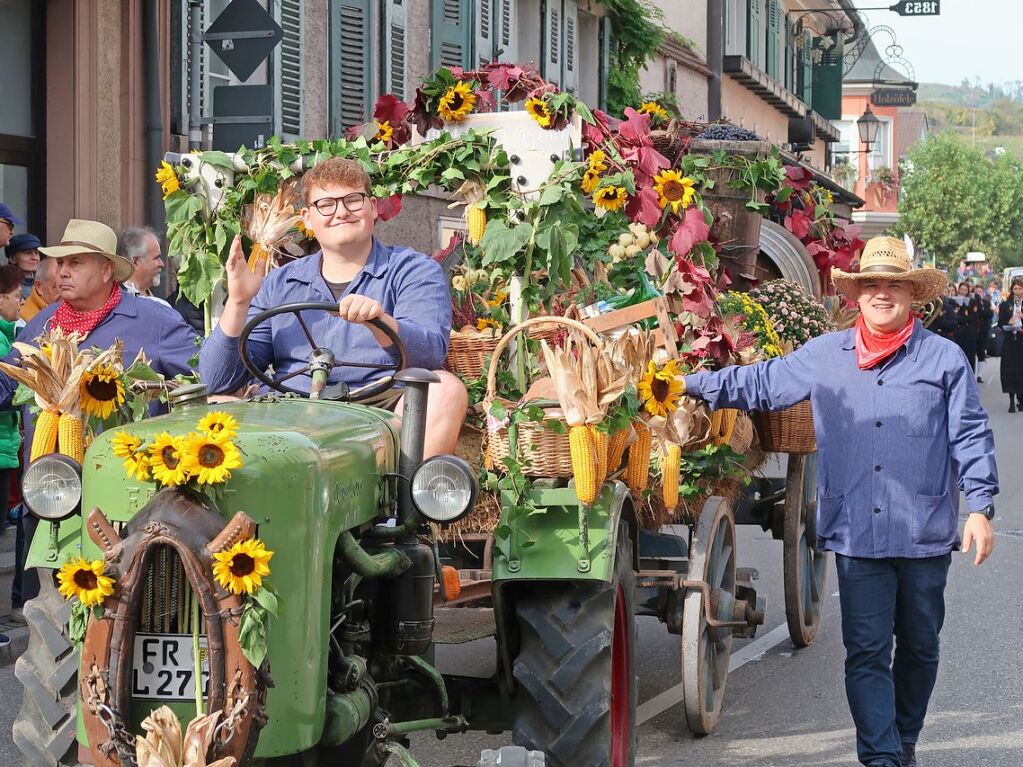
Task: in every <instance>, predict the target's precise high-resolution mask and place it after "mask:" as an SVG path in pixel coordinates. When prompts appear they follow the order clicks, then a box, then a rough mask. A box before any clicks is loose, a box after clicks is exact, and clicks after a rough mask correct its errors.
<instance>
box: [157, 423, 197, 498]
mask: <svg viewBox="0 0 1023 767" xmlns="http://www.w3.org/2000/svg"><path fill="white" fill-rule="evenodd" d="M186 456H187V452H186V442H185V438H184V437H172V436H171V435H170V434H168V433H167V432H163V433H162V434H158V435H157V436H156V439H154V440H153V444H152V445H150V446H149V468H150V469H151V470H152V472H153V479H155V480H158V481H159V482H160V483H162V484H163V485H164V486H168V487H169V486H171V485H181V484H183V483H185V482H187V481H188V478H189V475H188V463H187V461H186V460H185V458H186Z"/></svg>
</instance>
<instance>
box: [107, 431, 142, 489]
mask: <svg viewBox="0 0 1023 767" xmlns="http://www.w3.org/2000/svg"><path fill="white" fill-rule="evenodd" d="M113 442H114V455H116V456H117V457H118V458H123V459H124V470H125V471H126V472H128V476H129V477H134V478H135V480H136V481H137V482H144V481H146V480H147V479H149V455H148V454H147V453H146V451H145V450H143V449H142V440H141V439H140V438H139V437H136V436H135V435H134V434H128V432H126V431H119V432H117V434H115V435H114V440H113Z"/></svg>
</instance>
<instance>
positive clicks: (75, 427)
mask: <svg viewBox="0 0 1023 767" xmlns="http://www.w3.org/2000/svg"><path fill="white" fill-rule="evenodd" d="M58 424H59V425H58V435H59V436H58V438H57V447H58V448H59V449H60V453H61V455H66V456H67V457H68V458H72V459H74V460H75V461H78V463H81V462H82V459H83V458H84V457H85V446H84V442H83V439H82V419H81V418H79V417H78V416H74V415H71V414H70V413H61V415H60V420H59V421H58Z"/></svg>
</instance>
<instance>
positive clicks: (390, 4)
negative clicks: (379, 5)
mask: <svg viewBox="0 0 1023 767" xmlns="http://www.w3.org/2000/svg"><path fill="white" fill-rule="evenodd" d="M384 2H385V5H384V30H383V37H384V62H383V64H384V71H383V75H384V77H383V80H384V81H383V92H384V93H393V94H394V96H395V98H397V99H398V100H399V101H404V100H405V82H406V80H407V79H408V77H407V73H406V69H405V59H406V57H407V54H406V51H405V30H406V28H407V12H408V6H407V4H406V3H407V0H384Z"/></svg>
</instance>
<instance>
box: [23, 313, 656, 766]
mask: <svg viewBox="0 0 1023 767" xmlns="http://www.w3.org/2000/svg"><path fill="white" fill-rule="evenodd" d="M331 310H336V307H335V306H333V305H332V304H293V305H289V306H283V307H277V308H275V309H272V310H270V311H268V312H264V313H263V314H261V315H260V316H258V317H254V318H253V319H252V320H251V321H250V323H249V324H248V325H247V326H246V329H245V330H244V331H243V334H242V338H241V339H240V341H241V346H242V349H243V352H242V354H243V359H244V360H246V364H247V365H248V366H249V369H250V372H251V373H252V375H253V376H255V377H256V378H258V379H261V380H263V381H264V382H266V383H268V384H270V385H271V386H272V388H273V389H276V390H277V391H276V392H272V393H271V394H270V395H266V396H261V397H257V398H255V399H251V400H248V401H241V402H235V403H230V404H225V405H218V406H216V409H218V410H223V411H225V412H226V413H228V414H230V415H231V416H233V417H234V418H235V419H236V420H237V421H238V422H239V424H240V426H239V429H238V434H237V437H236V444H237V445H238V447H239V449H240V450H241V451H242V453H243V455H244V457H245V462H244V466H243V467H242V468H241V469H239V470H236V471H235V472H234V473H233V477H232V479H231V481H230V483H229V485H228V487H226V488H225V489H224V490H223V491H222V492H220V493H218V494H216V497H215V499H214V498H213V497H211V496H209V495H207V494H204V493H198V492H193V491H190V490H188V489H182V488H175V487H168V488H163V489H157V488H156V487H155V486H154V485H153V484H152V483H146V482H137V481H135V480H133V479H131V478H126V477H125V471H124V469H123V467H122V460H121V458H119V457H117V456H115V455H114V440H113V434H112V433H111V432H110V431H108V432H105V433H103V434H100V435H99V436H98V437H97V438H96V439H95V441H94V442H93V443H92V444H91V445H90V446H89V448H88V450H87V452H86V455H85V459H84V463H83V465H81V466H79V465H77V464H76V463H75V462H74V461H73V460H71V459H69V458H67V457H65V456H60V455H48V456H44V457H42V458H39V459H37V460H36V461H35V462H34V463H33V464H32V465H31V466H30V467H29V468H28V469H27V471H26V474H25V478H24V482H23V490H24V497H25V499H26V503H27V504H28V505H29V507H30V509H31V510H32V512H33V513H34V514H35V515H36V516H37V517H39V519H40V524H39V527H38V532H37V534H36V536H35V538H34V540H33V541H32V543H31V549H30V554H29V559H28V565H29V566H30V567H36V568H41V572H42V573H43V575H44V576H48V575H49V574H48V573H45V572H43V571H45V570H50V571H54V570H57V569H58V568H59V567H60V566H61V565H62V564H63V563H65V562H67V561H68V560H69V559H70V558H71V557H75V556H78V555H83V556H84V557H85V558H86V559H87V560H96V559H100V560H103V562H104V563H105V570H106V574H107V575H108V576H110V577H112V578H113V579H114V582H115V584H116V585H115V587H114V591H113V594H111V595H110V596H108V597H107V598H106V599H105V600H104V601H103V604H102V607H101V609H98V610H96V611H94V612H92V613H91V615H90V617H89V619H88V628H87V630H86V631H85V633H84V640H82V641H81V642H80V643H78V642H72V641H71V639H70V638H69V636H70V635H69V628H68V621H69V612H70V608H69V603H68V602H66V601H65V600H64V598H63V597H62V596H61V595H60V594H59V593H58V591H57V588H56V586H55V580H54V578H52V577H43V578H42V579H41V580H42V581H43V588H42V592H41V594H40V596H39V597H38V598H37V599H35V600H32V601H31V602H29V603H28V604H27V605H26V606H25V617H26V620H27V621H28V623H29V626H30V630H31V639H30V646H29V649H28V651H27V652H26V653H25V654H24V656H23V657H21V658H20V659H19V661H18V663H17V666H16V674H17V677H18V679H19V680H20V681H21V683H22V685H23V703H22V708H21V711H20V713H19V716H18V719H17V721H16V723H15V725H14V742H15V743H16V745H17V746H18V748H19V749H20V751H21V752H22V754H23V756H24V761H25V763H26V764H30V765H65V764H77V763H84V764H95V765H125V766H127V765H129V764H132V765H133V764H135V763H136V741H135V739H136V735H138V734H144V733H143V732H142V729H141V723H142V721H143V719H144V718H145V717H146V716H147V715H149V714H150V712H151V711H153V710H154V709H156V708H158V707H159V706H161V705H166V706H167V707H169V708H170V709H171V710H172V711H173V712H174V714H175V715H176V716H177V717H178V718H179V719H180V720H181V721H182V723H185V722H188V721H189V720H191V719H192V718H193V717H194V716H195V714H196V710H197V707H198V704H199V703H201V705H202V708H203V710H204V711H206V712H216V711H219V712H222V718H221V720H220V721H219V723H218V724H217V726H216V729H215V730H214V731H213V732H212V734H211V735H210V741H209V749H208V754H201V755H200V757H202V758H200V761H198V762H195V763H201V764H205V763H206V762H205V761H204V760H203V759H204V758H208V759H209V760H210V761H211V762H212V761H213V760H216V759H221V758H224V757H234V758H235V760H236V761H237V763H243V764H271V763H272V764H289V765H291V764H296V765H297V764H303V765H312V764H328V763H329V764H335V765H353V766H356V765H381V764H384V763H385V762H387V761H388V759H395V760H397V763H400V764H403V765H415V764H417V762H416V761H415V759H414V756H413V755H412V754H411V753H410V751H409V748H410V740H409V735H410V734H412V733H416V732H435V733H436V734H437V736H438V737H444V736H446V735H448V734H450V733H459V732H463V731H466V730H469V729H477V730H485V731H489V732H497V731H509V730H510V731H511V732H512V737H513V739H514V742H515V743H516V744H518V745H517V746H515V747H512V746H508V747H506V748H502V749H500V750H498V751H489V752H484V754H483V755H482V756H481V757H480V762H479V764H481V765H490V764H495V765H496V764H501V765H505V767H509V766H510V765H533V766H536V765H543V764H544V763H545V760H546V763H547V764H549V765H556V766H558V767H561V766H564V765H587V767H591V766H596V765H611V766H612V767H628V766H629V765H632V764H633V763H634V751H635V747H636V728H635V710H636V689H635V679H636V677H635V672H634V663H633V653H634V651H635V642H634V638H635V629H634V620H633V617H634V614H635V613H636V611H637V606H636V603H635V600H636V596H635V595H636V585H637V584H636V582H635V580H634V572H635V570H636V569H637V566H638V562H637V543H636V541H637V535H638V532H637V524H636V519H635V515H634V512H633V507H632V501H631V497H630V494H629V493H628V491H627V490H626V488H625V487H624V485H622V484H621V483H619V482H614V481H612V482H608V483H607V484H605V486H604V487H603V489H602V491H601V495H600V498H599V499H598V502H597V503H595V504H593V505H592V506H590V507H587V508H582V507H580V506H579V504H578V502H577V500H576V498H575V492H574V490H573V489H572V488H570V487H568V486H566V483H564V482H557V481H552V482H551V483H549V484H548V485H544V483H542V482H537V483H535V486H534V489H533V490H532V492H533V494H534V495H535V499H534V500H535V501H536V503H537V504H538V506H540V507H542V508H544V509H546V513H544V514H536V515H531V518H530V519H529V520H527V521H520V522H517V523H516V529H515V530H514V531H513V532H512V535H511V539H510V548H509V549H508V550H507V551H502V552H501V553H499V554H494V553H493V552H492V551H491V550H490V547H486V548H487V550H484V548H485V547H484V546H483V545H480V546H473V545H467V546H461V547H452V549H451V551H448V552H447V553H446V554H444V555H442V554H441V552H440V550H439V547H438V546H437V544H436V542H435V540H434V539H433V537H432V535H431V532H430V531H431V528H430V525H429V523H430V522H433V523H438V524H442V525H443V524H445V523H451V522H454V521H456V520H458V519H459V518H461V517H462V516H463V515H465V514H467V513H468V512H469V511H470V510H471V509H472V508H473V505H474V503H475V501H476V498H477V494H478V486H477V480H476V477H475V476H474V473H473V471H472V470H471V469H470V468H469V466H468V464H467V463H466V462H465V461H463V460H461V459H459V458H457V457H455V456H452V455H442V456H436V457H433V458H430V459H428V460H425V461H424V460H423V458H422V456H423V434H424V428H425V424H424V418H425V411H426V408H425V405H426V399H427V397H428V392H429V385H430V382H431V379H432V378H433V377H434V376H433V374H431V373H429V372H427V371H423V370H417V369H403V368H404V364H403V362H404V359H405V357H404V350H403V349H401V342H400V340H399V339H397V338H394V341H395V343H396V344H397V345H398V347H399V349H401V355H402V356H401V360H402V362H400V363H398V364H397V365H396V366H395V369H394V370H393V371H391V374H392V376H391V377H393V379H395V380H397V381H398V382H400V383H401V384H402V385H403V386H404V387H405V392H406V394H405V404H404V411H403V413H402V418H401V425H400V426H398V425H397V421H396V419H395V418H394V415H393V414H392V413H390V412H388V411H385V410H380V409H377V408H374V407H369V406H365V405H361V404H359V400H360V399H362V398H365V397H368V396H371V395H372V394H373V393H374V392H375V391H376V390H377V387H374V389H373V390H372V391H360V392H354V393H353V392H349V391H347V390H346V389H345V388H344V387H343V386H334V387H329V386H328V387H326V388H323V389H322V391H321V392H320V393H319V396H317V397H315V398H310V397H308V396H305V395H303V396H296V394H295V393H294V392H293V390H290V389H289V387H288V386H287V384H286V383H285V382H283V381H280V380H275V379H273V378H271V377H269V376H268V375H267V373H266V372H264V371H259V370H256V369H254V367H253V366H252V365H251V363H249V362H248V358H247V356H246V355H245V354H244V348H245V339H246V338H247V336H248V334H249V332H251V330H252V328H253V327H255V326H256V325H258V324H260V323H262V322H265V321H267V320H269V319H270V317H271V316H274V315H276V314H280V313H283V312H291V313H294V314H301V313H302V312H315V311H331ZM382 327H383V326H382ZM384 329H385V332H386V328H384ZM312 346H313V347H314V348H313V349H312V351H311V353H310V371H311V374H312V376H313V379H314V383H315V381H316V380H317V379H318V378H319V380H320V381H321V382H323V381H325V380H326V373H327V372H328V371H329V370H330V369H331V367H333V366H335V365H338V364H343V363H340V362H339V361H337V360H335V359H334V357H333V354H332V353H331V352H330V351H329V350H326V349H321V348H315V344H313V345H312ZM389 384H390V382H389V381H385V382H384V383H382V384H381V385H382V386H386V385H389ZM313 388H314V390H315V389H316V388H317V387H316V386H315V385H314V387H313ZM209 407H210V406H208V405H207V400H206V395H205V391H204V390H203V389H202V387H201V385H199V386H193V387H185V388H182V389H179V390H177V391H176V392H174V393H173V395H172V397H171V410H170V412H169V414H167V415H163V416H158V417H154V418H151V419H146V420H143V421H140V422H138V423H135V424H133V425H129V426H127V427H124V429H123V431H126V432H127V433H129V434H131V435H136V436H138V437H140V438H141V439H142V440H143V441H149V440H152V439H153V438H154V437H156V435H158V434H160V433H163V432H169V433H183V432H187V431H189V430H191V429H193V428H194V424H195V423H196V421H197V420H198V419H199V418H200V417H202V416H203V415H205V414H206V412H207V411H208V409H209ZM256 536H258V539H259V540H260V541H262V542H263V543H264V544H265V545H266V547H267V548H268V549H270V550H272V551H273V552H275V554H274V557H273V561H272V574H271V575H270V576H269V581H270V582H271V583H272V584H273V586H274V587H275V589H276V592H277V593H278V594H279V595H280V610H279V617H278V618H276V619H274V620H271V621H270V623H269V633H268V638H267V645H266V647H267V653H266V656H265V661H264V662H262V663H259V664H258V665H255V666H254V665H253V664H252V663H251V662H250V661H249V660H248V659H247V658H246V657H245V656H244V655H243V653H242V652H241V651H240V645H241V639H240V636H239V634H240V632H243V631H246V630H248V629H246V628H245V627H244V626H240V624H241V623H242V621H241V620H240V616H241V614H242V599H241V597H239V596H238V595H236V594H233V593H231V592H230V591H228V590H226V589H225V588H224V587H223V586H221V585H219V584H218V582H217V581H216V580H215V578H214V577H213V573H212V565H213V562H214V554H216V553H217V552H222V551H224V550H225V549H226V548H227V547H229V546H231V545H232V544H234V543H237V542H238V541H242V540H246V539H249V538H253V537H256ZM526 541H529V542H530V544H531V545H526ZM455 549H457V552H456V551H455ZM442 560H443V561H446V562H449V563H453V564H455V565H456V566H458V567H460V568H472V567H475V568H477V569H481V568H482V563H483V562H484V561H486V563H487V566H488V567H489V569H490V572H489V573H488V577H487V579H486V588H485V593H484V592H483V591H480V592H477V593H476V594H475V598H474V599H469V597H473V594H471V593H470V594H468V595H466V594H463V595H462V596H461V597H459V598H457V599H451V600H450V601H448V602H447V603H445V601H444V600H445V599H446V598H449V597H446V596H445V590H444V589H441V588H438V579H439V576H440V572H441V564H442ZM449 596H450V595H449ZM465 605H470V606H465ZM250 628H251V627H250ZM484 636H494V637H496V640H497V643H496V646H497V658H496V669H497V671H496V673H494V674H493V676H492V677H490V678H470V677H464V676H457V675H445V674H441V673H440V672H439V671H438V670H437V668H436V667H435V665H434V663H433V653H434V649H435V645H436V644H437V643H443V642H463V641H467V640H470V639H475V638H479V637H484ZM196 650H198V653H196ZM196 654H198V655H199V657H200V659H201V660H200V662H199V663H197V662H196V659H195V656H196ZM197 672H198V673H197ZM196 676H199V677H200V678H201V693H197V692H196V684H197V683H199V681H200V680H197V679H196Z"/></svg>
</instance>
